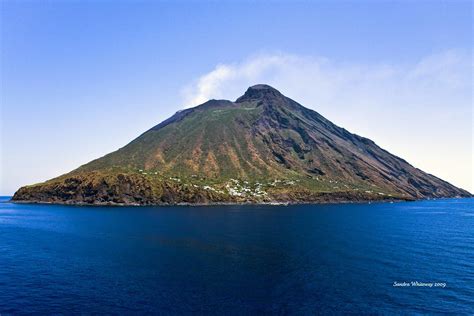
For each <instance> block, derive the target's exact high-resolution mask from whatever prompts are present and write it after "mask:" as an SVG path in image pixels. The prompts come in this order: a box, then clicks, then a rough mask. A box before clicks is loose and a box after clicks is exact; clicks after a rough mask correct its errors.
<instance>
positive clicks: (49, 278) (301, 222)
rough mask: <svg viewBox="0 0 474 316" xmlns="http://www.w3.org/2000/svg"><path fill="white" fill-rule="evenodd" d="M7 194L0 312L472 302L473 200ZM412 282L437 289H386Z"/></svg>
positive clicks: (221, 310)
mask: <svg viewBox="0 0 474 316" xmlns="http://www.w3.org/2000/svg"><path fill="white" fill-rule="evenodd" d="M7 200H8V199H7V198H3V199H2V202H1V203H0V314H2V315H7V314H26V313H37V314H57V313H63V314H141V313H162V314H188V313H196V312H197V313H212V314H262V313H263V314H265V313H266V314H287V313H290V314H314V313H381V314H391V313H396V314H399V313H407V314H414V313H420V314H423V313H430V314H431V313H454V314H473V313H474V199H454V200H436V201H420V202H406V203H372V204H334V205H298V206H296V205H295V206H286V207H285V206H213V207H74V206H58V205H27V204H12V203H9V202H8V201H7ZM412 281H413V282H415V281H417V282H420V283H433V284H434V283H435V282H436V283H440V285H441V286H438V287H435V286H434V285H433V287H427V286H404V287H402V286H394V282H397V283H402V284H403V282H406V284H411V283H410V282H412ZM443 284H446V285H445V287H442V285H443Z"/></svg>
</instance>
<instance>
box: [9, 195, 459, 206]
mask: <svg viewBox="0 0 474 316" xmlns="http://www.w3.org/2000/svg"><path fill="white" fill-rule="evenodd" d="M456 198H458V197H452V198H436V199H435V198H431V199H414V200H403V199H386V200H333V201H307V202H305V201H281V202H280V201H278V202H277V201H275V202H258V203H256V202H210V203H186V202H180V203H161V204H138V203H130V204H128V203H114V202H100V203H68V202H45V201H25V200H19V201H15V200H9V201H6V202H9V203H15V204H37V205H60V206H79V207H80V206H85V207H94V206H97V207H118V208H120V207H157V206H158V207H174V206H188V207H202V206H292V205H326V204H372V203H401V202H416V201H428V200H441V199H456ZM459 198H462V197H459Z"/></svg>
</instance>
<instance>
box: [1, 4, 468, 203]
mask: <svg viewBox="0 0 474 316" xmlns="http://www.w3.org/2000/svg"><path fill="white" fill-rule="evenodd" d="M0 3H1V55H2V56H1V69H0V72H1V91H0V94H1V106H2V108H1V113H0V115H1V116H0V124H1V143H0V150H1V155H0V159H1V163H0V166H1V168H0V194H1V195H11V194H12V193H13V192H14V191H15V190H16V189H17V188H18V187H19V186H22V185H25V184H32V183H36V182H41V181H44V180H47V179H49V178H52V177H55V176H58V175H60V174H62V173H65V172H68V171H70V170H72V169H74V168H76V167H78V166H79V165H81V164H84V163H86V162H88V161H90V160H92V159H94V158H97V157H100V156H102V155H104V154H106V153H108V152H110V151H113V150H116V149H118V148H120V147H122V146H123V145H125V144H126V143H128V142H129V141H131V140H132V139H134V138H135V137H137V136H138V135H139V134H141V133H142V132H144V131H145V130H147V129H148V128H150V127H152V126H153V125H156V124H157V123H159V122H160V121H162V120H164V119H166V118H167V117H169V116H170V115H172V114H173V113H174V112H176V111H177V110H180V109H182V108H184V107H188V106H191V105H194V104H197V103H199V102H200V101H203V100H205V99H207V98H226V99H235V98H236V97H238V96H239V95H240V94H243V92H244V90H245V89H246V87H247V86H249V85H253V84H255V83H268V84H271V85H273V86H274V87H275V88H277V89H279V90H280V91H281V92H282V93H284V94H286V95H287V96H289V97H291V98H293V99H295V100H297V101H299V102H300V103H302V104H303V105H305V106H307V107H310V108H312V109H314V110H316V111H318V112H320V113H321V114H322V115H324V116H326V117H327V118H328V119H330V120H332V121H333V122H334V123H336V124H338V125H340V126H343V127H345V128H347V129H348V130H350V131H352V132H355V133H358V134H360V135H362V136H366V137H369V138H371V139H372V140H374V141H375V142H376V143H377V144H379V145H380V146H382V147H383V148H385V149H387V150H389V151H390V152H392V153H394V154H396V155H399V156H401V157H403V158H405V159H406V160H408V161H409V162H410V163H412V164H413V165H415V166H416V167H418V168H420V169H422V170H425V171H428V172H430V173H433V174H435V175H437V176H439V177H441V178H443V179H445V180H448V181H449V182H451V183H453V184H455V185H458V186H461V187H463V188H465V189H468V190H470V191H471V192H473V191H474V186H473V179H472V178H473V160H472V159H473V142H472V138H473V136H472V135H473V133H472V132H473V130H472V126H473V116H472V115H473V111H472V88H473V85H472V70H473V63H472V35H473V34H472V22H473V21H472V2H471V1H399V2H393V1H367V2H363V1H344V2H343V1H335V2H334V1H327V2H325V1H307V2H298V3H295V2H293V1H292V2H290V1H288V2H284V1H278V2H276V1H273V2H260V1H226V2H217V1H209V2H198V1H166V2H155V1H153V2H152V1H149V2H143V1H131V0H130V1H107V0H96V1H94V0H91V1H66V0H64V1H59V0H56V1H13V0H3V1H0Z"/></svg>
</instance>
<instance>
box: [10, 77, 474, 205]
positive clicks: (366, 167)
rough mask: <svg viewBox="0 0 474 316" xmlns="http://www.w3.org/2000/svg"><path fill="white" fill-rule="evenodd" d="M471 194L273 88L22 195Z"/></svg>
mask: <svg viewBox="0 0 474 316" xmlns="http://www.w3.org/2000/svg"><path fill="white" fill-rule="evenodd" d="M455 196H470V194H469V193H468V192H467V191H464V190H462V189H459V188H456V187H455V186H453V185H451V184H449V183H447V182H445V181H443V180H441V179H439V178H437V177H435V176H432V175H430V174H427V173H425V172H423V171H421V170H419V169H416V168H414V167H413V166H411V165H410V164H408V163H407V162H406V161H404V160H403V159H401V158H398V157H396V156H394V155H392V154H390V153H388V152H387V151H385V150H383V149H382V148H380V147H378V146H377V145H376V144H375V143H374V142H372V141H371V140H369V139H367V138H364V137H360V136H358V135H355V134H351V133H349V132H348V131H347V130H345V129H343V128H340V127H338V126H336V125H334V124H333V123H331V122H330V121H328V120H327V119H325V118H324V117H322V116H321V115H319V114H318V113H317V112H315V111H312V110H309V109H307V108H305V107H303V106H302V105H300V104H298V103H297V102H295V101H293V100H291V99H289V98H287V97H285V96H283V95H282V94H281V93H280V92H278V91H277V90H275V89H274V88H272V87H270V86H267V85H256V86H253V87H250V88H249V89H248V90H247V91H246V92H245V94H244V95H243V96H242V97H240V98H238V99H237V100H236V101H235V102H231V101H226V100H211V101H208V102H206V103H204V104H202V105H200V106H197V107H195V108H191V109H186V110H183V111H180V112H178V113H176V114H175V115H174V116H172V117H171V118H169V119H167V120H165V121H163V122H162V123H160V124H158V125H156V126H155V127H153V128H151V129H150V130H148V131H147V132H145V133H144V134H142V135H141V136H139V137H138V138H136V139H135V140H133V141H132V142H131V143H129V144H128V145H126V146H125V147H123V148H121V149H119V150H117V151H115V152H113V153H110V154H108V155H106V156H104V157H102V158H99V159H96V160H94V161H91V162H90V163H88V164H86V165H83V166H81V167H80V168H78V169H76V170H74V171H72V172H70V173H68V174H66V175H63V176H60V177H58V178H55V179H52V180H49V181H47V182H45V183H42V184H38V185H34V186H28V187H23V188H21V189H20V190H18V192H17V193H16V194H15V196H14V198H13V199H14V200H19V201H39V202H60V203H124V204H132V203H133V204H162V203H219V202H222V203H228V202H251V203H258V202H293V201H299V202H317V201H340V200H380V199H404V200H411V199H421V198H435V197H455Z"/></svg>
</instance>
